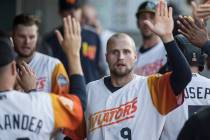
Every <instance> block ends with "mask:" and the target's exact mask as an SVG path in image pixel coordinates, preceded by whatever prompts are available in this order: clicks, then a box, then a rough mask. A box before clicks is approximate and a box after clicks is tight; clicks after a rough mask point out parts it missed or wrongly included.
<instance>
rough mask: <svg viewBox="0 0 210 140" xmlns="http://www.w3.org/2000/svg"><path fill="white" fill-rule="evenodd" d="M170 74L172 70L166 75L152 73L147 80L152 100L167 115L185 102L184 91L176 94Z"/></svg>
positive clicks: (160, 111) (159, 110)
mask: <svg viewBox="0 0 210 140" xmlns="http://www.w3.org/2000/svg"><path fill="white" fill-rule="evenodd" d="M170 75H171V72H169V73H166V74H164V75H160V74H156V75H152V76H150V77H148V81H147V82H148V87H149V91H150V95H151V98H152V102H153V104H154V106H155V107H156V109H157V110H158V112H159V113H160V114H162V115H166V114H167V113H169V112H170V111H172V110H173V109H175V108H176V107H178V106H180V105H181V104H182V103H183V98H184V92H182V94H180V95H178V96H175V94H174V92H173V89H172V87H171V82H170Z"/></svg>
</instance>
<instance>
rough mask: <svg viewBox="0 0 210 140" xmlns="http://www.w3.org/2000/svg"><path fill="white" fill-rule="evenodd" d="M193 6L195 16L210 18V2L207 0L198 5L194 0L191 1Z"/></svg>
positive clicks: (204, 18)
mask: <svg viewBox="0 0 210 140" xmlns="http://www.w3.org/2000/svg"><path fill="white" fill-rule="evenodd" d="M191 5H192V8H193V16H194V17H195V18H200V19H203V20H208V19H209V18H210V2H209V1H207V2H206V3H204V4H200V5H197V4H196V3H195V2H194V1H192V2H191Z"/></svg>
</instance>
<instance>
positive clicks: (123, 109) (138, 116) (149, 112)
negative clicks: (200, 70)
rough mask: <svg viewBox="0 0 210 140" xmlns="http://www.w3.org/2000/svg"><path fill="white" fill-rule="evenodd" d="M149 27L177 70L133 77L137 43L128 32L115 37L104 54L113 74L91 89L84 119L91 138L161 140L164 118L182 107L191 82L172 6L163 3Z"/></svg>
mask: <svg viewBox="0 0 210 140" xmlns="http://www.w3.org/2000/svg"><path fill="white" fill-rule="evenodd" d="M145 23H146V25H147V26H148V27H149V28H150V29H151V30H152V31H153V32H155V33H156V34H158V35H159V36H160V38H161V39H162V40H163V42H164V45H165V48H166V51H167V53H168V56H169V57H170V58H172V60H173V61H172V65H173V68H174V69H173V72H172V73H166V74H164V75H152V76H149V77H143V76H137V75H135V74H134V73H133V66H134V63H135V61H136V58H137V56H136V52H135V43H134V41H133V40H132V39H131V37H129V36H128V35H126V34H124V33H118V34H115V35H113V36H112V37H111V38H110V39H109V40H108V43H107V54H106V60H107V62H108V64H109V69H110V74H111V75H110V76H108V77H105V78H102V79H100V80H97V81H94V82H91V83H89V84H88V85H87V109H86V115H85V117H86V124H87V139H89V140H101V139H105V140H116V139H122V140H123V139H126V140H132V139H133V140H138V139H141V140H158V139H159V137H160V134H161V130H162V127H163V125H164V122H165V115H166V114H168V113H169V112H170V111H171V110H173V109H174V108H176V107H177V106H179V105H180V104H182V99H183V94H182V91H183V89H184V88H185V86H186V85H187V84H188V82H189V81H190V80H191V71H190V68H189V65H188V64H187V62H186V60H185V59H184V56H183V55H182V53H181V52H180V50H179V49H178V48H177V46H176V43H175V41H174V38H173V35H172V30H173V19H172V8H169V9H168V8H167V4H166V3H165V2H164V1H160V2H159V3H158V5H157V8H156V13H155V22H154V23H151V22H150V21H148V20H146V21H145ZM183 73H185V74H184V75H183Z"/></svg>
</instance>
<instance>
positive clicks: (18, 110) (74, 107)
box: [0, 17, 86, 140]
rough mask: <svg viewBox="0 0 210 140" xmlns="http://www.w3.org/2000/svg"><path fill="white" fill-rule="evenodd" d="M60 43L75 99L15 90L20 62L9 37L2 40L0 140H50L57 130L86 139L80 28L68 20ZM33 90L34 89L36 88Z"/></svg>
mask: <svg viewBox="0 0 210 140" xmlns="http://www.w3.org/2000/svg"><path fill="white" fill-rule="evenodd" d="M57 36H58V40H59V42H60V44H61V46H62V48H63V49H64V52H66V54H67V56H68V60H69V68H70V70H71V76H70V81H71V85H70V86H71V93H73V94H74V95H73V94H71V95H68V94H66V97H64V96H58V95H55V94H47V93H44V92H32V93H30V94H26V93H23V92H19V91H16V90H13V86H14V83H15V80H16V76H17V73H16V62H15V57H14V52H13V50H12V46H11V41H10V40H9V38H8V37H6V36H5V37H0V56H1V60H0V77H1V78H0V106H1V108H0V139H1V140H49V139H50V137H51V135H52V133H53V132H54V131H56V130H57V129H61V128H64V129H65V130H66V131H67V132H69V133H67V134H69V136H70V137H71V138H73V139H75V140H77V139H82V138H83V136H84V135H83V134H82V132H83V131H81V130H80V126H81V124H82V122H83V109H82V104H81V103H83V104H84V101H85V95H86V94H85V84H84V77H83V73H82V68H81V64H80V55H79V52H80V46H81V36H80V25H79V23H78V22H76V21H75V20H74V19H71V18H70V17H67V18H64V37H63V36H62V35H61V34H60V32H58V31H57ZM32 88H33V87H32Z"/></svg>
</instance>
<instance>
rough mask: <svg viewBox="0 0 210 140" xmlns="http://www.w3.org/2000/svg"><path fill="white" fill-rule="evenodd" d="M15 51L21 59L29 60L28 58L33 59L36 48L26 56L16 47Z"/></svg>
mask: <svg viewBox="0 0 210 140" xmlns="http://www.w3.org/2000/svg"><path fill="white" fill-rule="evenodd" d="M14 49H15V52H16V53H17V54H18V56H19V57H22V58H28V57H31V56H32V55H33V54H34V52H35V51H36V47H34V48H33V49H32V50H31V51H30V52H29V53H28V54H25V53H22V52H21V51H20V50H19V49H17V48H16V47H14Z"/></svg>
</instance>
